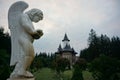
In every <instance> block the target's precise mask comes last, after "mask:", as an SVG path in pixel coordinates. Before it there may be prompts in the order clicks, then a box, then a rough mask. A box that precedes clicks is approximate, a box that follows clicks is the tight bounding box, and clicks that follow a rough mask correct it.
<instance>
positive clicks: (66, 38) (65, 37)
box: [62, 33, 70, 41]
mask: <svg viewBox="0 0 120 80" xmlns="http://www.w3.org/2000/svg"><path fill="white" fill-rule="evenodd" d="M62 41H70V40H69V39H68V37H67V34H66V33H65V36H64V39H63V40H62Z"/></svg>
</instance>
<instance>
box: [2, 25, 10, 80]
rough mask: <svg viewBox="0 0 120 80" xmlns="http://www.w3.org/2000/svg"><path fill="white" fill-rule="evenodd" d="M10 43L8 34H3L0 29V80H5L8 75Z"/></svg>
mask: <svg viewBox="0 0 120 80" xmlns="http://www.w3.org/2000/svg"><path fill="white" fill-rule="evenodd" d="M10 50H11V42H10V36H9V34H8V33H4V28H3V27H0V62H1V63H0V79H1V80H6V79H7V78H8V77H9V75H10V67H9V60H10V53H11V51H10Z"/></svg>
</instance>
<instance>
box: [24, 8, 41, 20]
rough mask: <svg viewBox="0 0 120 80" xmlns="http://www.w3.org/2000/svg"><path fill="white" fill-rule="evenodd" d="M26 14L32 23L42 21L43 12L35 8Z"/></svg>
mask: <svg viewBox="0 0 120 80" xmlns="http://www.w3.org/2000/svg"><path fill="white" fill-rule="evenodd" d="M26 14H28V16H29V18H30V19H31V21H33V22H38V21H40V20H42V19H43V12H42V11H41V10H39V9H36V8H34V9H31V10H29V11H27V12H26Z"/></svg>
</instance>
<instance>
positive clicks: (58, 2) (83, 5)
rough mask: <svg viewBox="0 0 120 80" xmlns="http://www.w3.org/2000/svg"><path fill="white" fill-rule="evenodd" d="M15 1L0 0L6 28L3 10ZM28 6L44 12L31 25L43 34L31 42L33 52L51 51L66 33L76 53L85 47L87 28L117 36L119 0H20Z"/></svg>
mask: <svg viewBox="0 0 120 80" xmlns="http://www.w3.org/2000/svg"><path fill="white" fill-rule="evenodd" d="M16 1H18V0H0V12H1V14H0V25H1V26H4V27H5V29H6V31H9V30H8V28H7V27H8V23H7V13H8V9H9V7H10V5H11V4H12V3H14V2H16ZM23 1H25V2H27V3H28V4H29V8H28V9H27V10H29V9H31V8H38V9H41V10H42V11H43V13H44V19H43V21H40V22H39V23H36V24H34V25H35V28H36V29H42V30H43V32H44V36H43V37H42V38H41V39H39V40H37V41H35V42H34V46H35V51H36V52H39V51H42V52H55V51H57V48H58V45H59V44H60V43H61V41H62V39H63V37H64V34H65V33H67V35H68V38H69V39H70V40H71V41H70V44H71V46H72V47H74V49H75V50H76V51H77V52H78V53H79V51H80V50H81V49H84V48H85V47H87V39H88V34H89V32H90V29H91V28H93V29H94V30H95V31H96V32H97V34H99V35H100V34H106V35H108V37H112V36H119V37H120V0H23Z"/></svg>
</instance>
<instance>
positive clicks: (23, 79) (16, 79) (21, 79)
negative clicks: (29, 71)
mask: <svg viewBox="0 0 120 80" xmlns="http://www.w3.org/2000/svg"><path fill="white" fill-rule="evenodd" d="M7 80H35V78H9V79H7Z"/></svg>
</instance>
